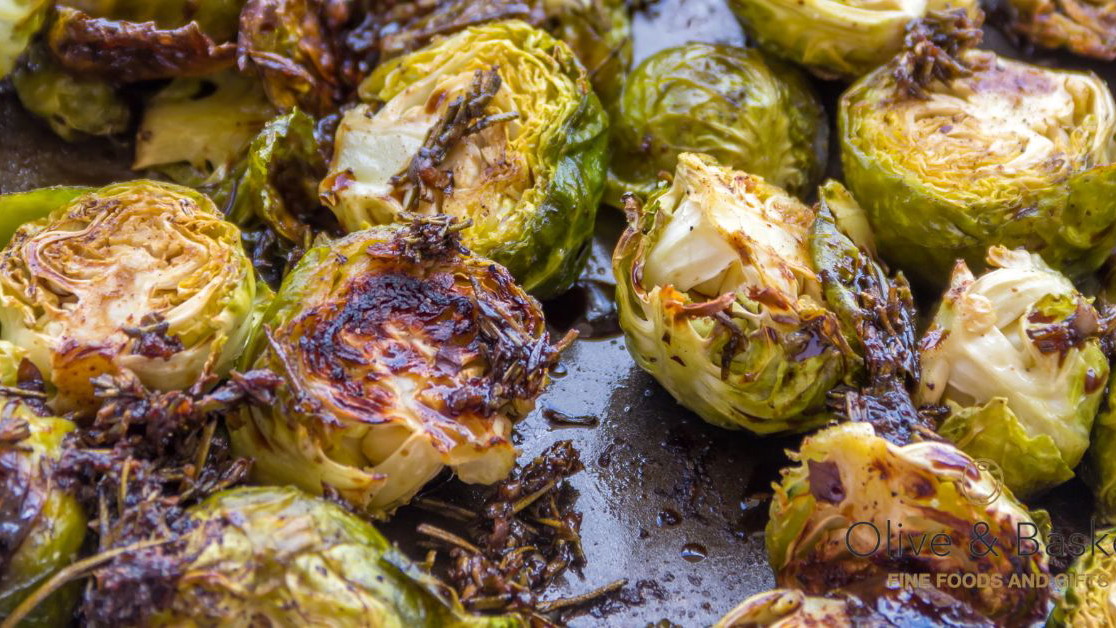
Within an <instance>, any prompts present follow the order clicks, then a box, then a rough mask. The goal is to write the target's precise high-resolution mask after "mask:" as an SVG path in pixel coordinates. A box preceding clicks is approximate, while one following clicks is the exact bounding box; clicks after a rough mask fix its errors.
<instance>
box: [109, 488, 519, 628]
mask: <svg viewBox="0 0 1116 628" xmlns="http://www.w3.org/2000/svg"><path fill="white" fill-rule="evenodd" d="M187 519H188V522H189V523H188V524H187V526H186V529H187V531H186V532H185V533H183V534H182V536H181V537H179V538H178V539H177V542H176V543H174V544H172V545H169V546H167V547H166V548H165V549H164V548H161V547H156V548H152V549H150V550H140V551H138V552H135V553H134V555H135V557H134V558H133V559H132V562H134V563H136V565H135V566H134V567H131V568H132V569H133V570H136V571H140V570H143V569H146V568H148V564H150V569H153V570H156V573H158V575H159V576H160V577H166V574H165V573H162V572H163V571H164V570H165V569H166V567H165V565H168V564H170V563H172V562H173V561H182V562H181V563H180V566H179V567H178V569H179V570H180V573H178V574H177V579H176V582H175V584H174V586H173V589H172V590H171V591H169V592H168V595H167V596H166V599H165V601H164V604H163V608H160V609H158V611H157V612H156V613H155V614H154V615H153V616H152V617H151V618H150V619H149V620H148V622H147V623H146V625H149V626H182V625H226V626H233V625H267V626H290V627H292V628H293V627H295V626H334V625H344V626H431V627H434V626H451V627H458V626H490V627H509V628H510V627H512V626H524V625H526V624H525V623H524V622H522V621H521V620H520V619H519V618H518V617H514V616H508V617H479V616H474V615H469V614H468V613H466V612H465V610H464V609H462V608H461V605H460V604H459V603H458V602H457V600H456V599H455V598H452V597H446V594H444V593H442V592H441V589H440V588H439V587H438V585H437V583H436V582H435V581H434V580H433V578H431V577H430V576H429V575H426V574H425V573H424V572H422V571H420V570H419V569H418V568H417V567H416V566H415V565H414V564H413V563H411V562H410V561H409V560H408V559H407V558H406V557H405V556H403V555H402V554H401V553H400V552H399V551H398V550H397V549H395V548H394V547H393V546H392V545H391V543H389V542H388V540H387V539H385V538H384V537H383V536H381V535H380V533H379V532H378V531H377V530H376V528H374V527H373V526H372V525H371V524H369V523H367V522H365V521H363V520H361V519H360V518H359V517H357V516H356V515H353V514H352V513H349V512H347V511H346V510H345V509H343V508H341V507H340V506H337V505H336V504H332V503H329V502H327V501H325V500H323V499H318V498H314V497H310V496H309V495H306V494H305V493H302V492H301V491H299V490H297V489H294V488H274V487H256V488H238V489H232V490H228V491H224V492H221V493H218V494H216V495H213V496H212V497H210V498H208V499H206V500H205V501H204V502H202V503H200V504H198V505H196V506H194V507H192V508H190V509H189V511H188V512H187ZM124 568H125V569H128V568H129V567H128V566H124Z"/></svg>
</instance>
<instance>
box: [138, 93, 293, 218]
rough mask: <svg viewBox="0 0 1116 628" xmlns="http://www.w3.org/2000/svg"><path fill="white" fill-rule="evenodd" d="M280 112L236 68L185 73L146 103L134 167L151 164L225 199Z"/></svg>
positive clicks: (175, 178) (151, 166)
mask: <svg viewBox="0 0 1116 628" xmlns="http://www.w3.org/2000/svg"><path fill="white" fill-rule="evenodd" d="M275 114H276V111H275V108H274V107H272V106H271V104H270V103H269V102H268V100H267V97H266V95H265V94H264V93H263V89H262V87H261V86H260V84H259V82H258V81H256V80H254V79H250V78H246V77H244V76H241V75H239V74H237V73H235V72H232V71H229V72H222V73H219V74H216V75H213V76H209V77H205V78H181V79H177V80H175V81H173V82H171V83H170V84H169V85H167V86H166V87H164V88H163V89H162V90H160V91H159V92H158V93H156V94H155V95H154V96H153V97H152V98H151V99H150V100H149V101H148V102H147V104H146V106H145V107H144V112H143V120H142V122H141V123H140V127H139V130H138V132H137V134H136V155H135V161H134V162H133V163H132V168H133V169H135V170H144V169H148V168H151V169H153V170H156V171H159V172H161V173H163V174H165V175H168V176H170V178H171V179H173V180H174V181H176V182H177V183H181V184H184V185H189V186H190V187H195V188H199V189H202V190H204V191H206V192H209V193H210V196H211V198H213V200H214V201H215V202H217V203H218V204H219V206H222V207H223V205H224V202H225V201H227V200H228V199H227V197H228V196H229V195H231V189H228V190H226V191H225V192H224V193H223V194H215V193H213V192H214V189H215V188H220V187H221V186H222V184H226V185H227V187H228V188H231V187H232V186H231V181H230V179H231V178H232V177H233V174H234V173H233V170H235V168H236V166H237V165H238V164H239V162H240V161H241V160H243V159H244V155H245V151H246V149H247V147H248V144H249V142H251V141H252V138H253V137H255V136H256V134H257V133H259V131H260V130H261V129H262V128H263V126H264V124H266V123H267V121H268V120H270V119H271V118H272V117H274V116H275Z"/></svg>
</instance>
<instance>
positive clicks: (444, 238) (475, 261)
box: [232, 219, 557, 516]
mask: <svg viewBox="0 0 1116 628" xmlns="http://www.w3.org/2000/svg"><path fill="white" fill-rule="evenodd" d="M431 220H432V219H431ZM264 324H265V326H266V327H265V329H266V332H265V333H264V334H262V335H261V336H260V337H259V338H257V339H256V341H255V343H254V347H253V349H252V351H251V352H250V353H249V354H246V355H245V361H244V365H245V367H246V368H247V367H251V368H267V369H271V370H272V371H274V372H275V373H277V374H278V375H279V376H280V377H282V378H283V380H284V383H283V385H282V386H280V388H279V390H278V392H277V397H278V401H277V403H276V404H274V406H272V407H252V408H250V409H248V410H245V411H243V413H242V415H241V420H240V421H239V423H240V424H239V425H236V426H234V429H233V432H232V440H233V447H234V449H235V451H236V452H237V453H238V455H242V456H246V457H251V458H254V459H255V465H254V467H253V470H252V473H253V476H254V478H255V479H256V480H257V481H259V482H262V483H269V484H293V485H297V486H300V487H302V488H303V489H305V490H307V491H309V492H311V493H315V494H321V493H322V492H323V491H324V490H326V488H327V487H328V488H329V489H332V490H335V491H336V492H337V493H338V494H339V495H340V496H341V497H342V498H344V499H345V500H347V501H348V502H350V503H352V504H353V505H355V506H357V507H359V508H362V509H364V510H366V511H367V512H369V513H371V514H373V515H375V516H379V515H383V514H385V513H390V512H391V511H393V510H394V509H395V508H397V507H398V506H400V505H402V504H405V503H407V502H408V501H409V500H410V499H411V497H412V496H414V494H415V493H416V492H418V490H419V489H421V488H422V487H423V485H424V484H426V483H427V482H428V481H429V480H431V479H433V478H434V476H436V475H437V474H438V473H439V472H440V471H441V470H442V469H443V468H444V467H447V466H448V467H450V468H451V469H453V470H454V471H455V472H456V473H457V475H458V476H459V477H460V478H461V479H462V480H464V481H465V482H470V483H483V484H491V483H493V482H497V481H499V480H501V479H503V478H504V477H505V476H506V475H507V473H508V472H509V471H510V470H511V469H512V466H513V465H514V463H515V447H514V446H513V445H512V443H511V430H512V423H513V422H514V421H515V420H517V419H519V418H520V417H522V416H524V415H526V413H527V412H529V411H530V410H531V408H532V407H533V406H534V402H535V398H536V397H537V396H538V394H539V393H540V392H541V391H542V389H543V387H544V386H545V385H546V383H547V381H548V375H547V371H548V368H549V367H550V366H551V365H552V363H553V361H554V360H555V359H556V358H557V351H556V350H555V348H554V347H552V346H551V344H550V341H549V336H548V334H547V331H546V325H545V322H544V320H543V315H542V311H541V310H540V308H539V305H538V303H537V302H536V301H535V300H534V299H532V298H531V297H529V296H527V295H526V294H525V293H524V292H523V291H522V290H521V289H520V288H519V287H517V286H516V285H515V283H514V281H513V280H512V278H511V276H510V275H509V274H508V273H507V271H505V270H504V269H503V268H501V267H499V266H497V265H496V264H493V263H492V262H490V261H488V260H485V259H481V258H477V257H473V256H471V255H469V254H468V253H466V252H465V251H464V250H463V249H461V248H460V246H459V245H458V244H457V242H456V238H455V236H454V234H453V233H452V231H451V227H449V226H448V222H446V221H442V222H434V221H432V222H429V223H427V222H420V223H417V224H415V225H410V226H402V225H390V226H384V227H376V228H371V229H368V230H364V231H359V232H356V233H353V234H351V235H349V236H347V237H345V238H342V239H340V240H337V241H335V242H333V243H332V244H330V245H327V246H319V247H315V248H313V249H311V250H310V251H308V252H307V253H306V255H305V256H304V257H303V258H302V260H300V261H299V263H298V265H297V266H296V267H295V268H294V270H292V271H291V273H290V274H289V275H287V277H286V279H285V280H284V282H283V286H282V288H281V289H280V290H279V293H278V295H277V296H276V298H275V300H274V302H273V304H272V306H271V308H270V309H269V310H268V311H267V313H266V314H265V318H264Z"/></svg>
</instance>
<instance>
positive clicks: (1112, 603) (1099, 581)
mask: <svg viewBox="0 0 1116 628" xmlns="http://www.w3.org/2000/svg"><path fill="white" fill-rule="evenodd" d="M1095 534H1096V536H1097V537H1098V538H1104V537H1107V538H1108V539H1112V538H1113V537H1114V536H1116V529H1109V530H1097V531H1096V533H1095ZM1106 545H1107V544H1106ZM1066 575H1067V576H1068V579H1067V581H1068V583H1069V586H1067V587H1066V590H1065V592H1064V593H1063V594H1062V599H1060V600H1058V604H1057V606H1055V607H1054V612H1053V613H1052V614H1051V615H1050V621H1048V622H1047V624H1046V625H1047V626H1050V627H1051V628H1064V627H1066V626H1071V627H1082V628H1092V627H1097V628H1099V627H1101V626H1111V625H1113V624H1116V556H1112V555H1111V554H1110V553H1106V552H1102V551H1095V550H1092V549H1088V550H1086V551H1085V553H1084V554H1082V555H1081V556H1079V557H1078V558H1077V560H1075V561H1074V563H1073V565H1072V566H1070V568H1069V571H1068V572H1066Z"/></svg>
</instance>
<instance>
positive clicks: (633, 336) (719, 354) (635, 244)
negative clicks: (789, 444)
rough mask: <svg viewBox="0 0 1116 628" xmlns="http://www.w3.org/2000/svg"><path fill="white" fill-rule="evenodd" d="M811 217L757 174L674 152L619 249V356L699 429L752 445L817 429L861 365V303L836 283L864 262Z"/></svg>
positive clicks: (829, 224) (825, 223)
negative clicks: (653, 381) (855, 341)
mask: <svg viewBox="0 0 1116 628" xmlns="http://www.w3.org/2000/svg"><path fill="white" fill-rule="evenodd" d="M834 185H835V184H834ZM815 217H816V214H815V212H814V211H812V210H811V209H810V208H808V207H806V206H805V205H803V204H802V203H801V202H800V201H798V200H797V199H795V198H794V197H792V196H790V195H788V194H787V193H786V192H784V191H783V190H781V189H780V188H777V187H775V186H773V185H770V184H768V183H766V182H764V180H763V179H762V178H760V177H755V176H752V175H748V174H745V173H743V172H739V171H733V170H731V169H729V168H725V167H723V166H720V165H718V164H717V163H716V162H715V161H714V160H713V159H711V158H709V157H705V156H701V155H693V154H689V153H683V154H681V155H679V157H678V169H677V170H676V172H675V175H674V182H673V184H672V185H671V187H669V188H667V189H664V190H662V191H661V192H659V193H657V194H656V195H654V196H652V197H651V199H650V200H649V201H648V204H647V206H646V208H645V210H644V211H643V212H642V214H639V215H636V216H632V220H633V224H631V225H630V226H629V228H628V230H627V232H625V233H624V235H623V236H622V237H621V239H620V242H619V243H618V244H617V246H616V251H615V253H614V255H613V259H612V267H613V272H614V274H615V276H616V282H617V287H616V302H617V307H618V310H619V314H620V326H621V327H622V328H623V330H624V334H625V337H626V339H627V343H628V349H629V350H630V351H631V353H632V356H633V357H634V358H635V360H636V362H637V363H638V364H639V365H640V366H641V367H642V368H643V369H644V370H646V371H647V372H649V373H651V374H652V375H654V376H655V377H656V378H657V379H658V380H659V382H660V383H661V384H662V385H663V386H664V387H665V388H666V389H667V390H668V391H670V393H671V394H672V395H674V398H675V399H677V400H678V402H679V403H681V404H682V405H684V406H686V407H688V408H690V409H691V410H693V411H695V412H697V413H698V414H699V415H701V417H702V418H704V419H705V420H706V421H709V422H710V423H714V424H716V425H720V426H722V427H730V428H746V429H749V430H751V431H753V432H756V433H757V434H773V433H779V432H796V431H804V430H807V429H810V428H812V427H816V426H817V425H819V424H821V423H824V422H825V421H827V420H828V417H827V416H826V415H825V414H824V413H822V412H821V411H822V410H824V408H825V396H826V393H827V392H828V391H829V390H831V389H832V388H834V387H835V386H836V385H837V384H839V383H840V382H841V381H842V380H843V379H845V378H847V377H848V376H850V374H851V373H852V372H853V370H854V369H855V368H856V366H857V364H858V362H859V358H858V357H857V355H856V354H855V352H854V351H853V349H852V348H851V347H850V342H849V339H848V338H849V337H852V334H853V333H855V332H853V330H852V328H853V327H855V322H854V320H853V318H852V316H853V309H854V308H855V307H856V305H855V302H852V303H850V300H851V299H853V296H852V295H849V294H848V292H847V291H846V290H848V288H841V287H840V283H841V282H840V281H839V280H838V278H837V276H836V275H837V273H839V272H841V271H842V270H844V271H847V272H851V271H852V270H853V268H854V267H856V266H857V265H858V264H859V263H861V262H862V261H863V260H860V258H859V257H858V253H857V249H856V247H855V246H854V245H853V244H852V243H851V241H849V240H848V239H847V238H846V237H845V236H844V235H843V234H842V233H841V232H840V231H838V230H837V228H836V225H835V223H834V222H833V219H832V217H831V216H830V214H829V212H828V210H827V211H826V213H825V219H824V220H822V219H819V220H815ZM819 264H822V265H823V266H819ZM876 270H878V268H877V269H876ZM823 276H825V277H827V278H828V280H827V281H826V282H825V285H826V290H825V291H824V294H823V289H822V288H823V286H822V284H823ZM831 299H832V300H831ZM831 303H832V307H831V305H830V304H831ZM843 330H849V332H850V334H849V336H848V337H847V336H846V335H845V334H843V333H842V331H843Z"/></svg>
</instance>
